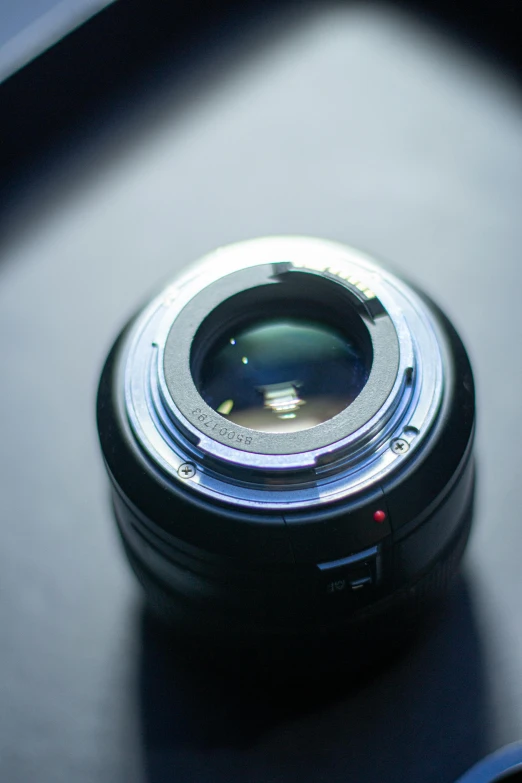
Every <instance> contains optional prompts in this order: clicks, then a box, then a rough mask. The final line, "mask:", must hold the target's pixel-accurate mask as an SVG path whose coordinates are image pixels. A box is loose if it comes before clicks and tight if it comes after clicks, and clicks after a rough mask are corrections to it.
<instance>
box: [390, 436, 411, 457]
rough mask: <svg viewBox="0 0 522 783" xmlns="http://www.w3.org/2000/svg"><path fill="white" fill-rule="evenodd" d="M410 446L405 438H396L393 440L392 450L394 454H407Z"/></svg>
mask: <svg viewBox="0 0 522 783" xmlns="http://www.w3.org/2000/svg"><path fill="white" fill-rule="evenodd" d="M409 448H410V444H409V443H408V441H407V440H404V438H395V439H394V440H392V442H391V450H392V451H393V453H394V454H406V452H407V451H408V449H409Z"/></svg>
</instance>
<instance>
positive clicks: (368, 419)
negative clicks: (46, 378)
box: [125, 237, 444, 510]
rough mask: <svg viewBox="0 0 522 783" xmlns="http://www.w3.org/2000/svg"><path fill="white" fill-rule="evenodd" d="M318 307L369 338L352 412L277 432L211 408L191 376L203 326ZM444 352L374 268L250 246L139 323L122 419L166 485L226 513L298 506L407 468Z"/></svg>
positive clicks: (428, 323)
mask: <svg viewBox="0 0 522 783" xmlns="http://www.w3.org/2000/svg"><path fill="white" fill-rule="evenodd" d="M314 296H315V297H316V298H317V301H318V302H322V304H323V305H325V306H327V307H328V306H330V308H331V310H332V312H333V313H334V315H335V317H336V318H339V319H343V318H349V317H350V318H354V317H357V318H359V319H360V321H361V324H362V327H361V328H363V329H365V330H366V331H367V334H368V336H369V339H370V341H371V349H372V353H373V358H372V364H371V370H370V374H369V377H368V380H367V382H366V385H365V386H364V387H363V389H362V391H361V392H360V394H359V395H358V396H357V397H356V399H355V400H354V401H353V402H352V404H351V405H349V406H348V407H347V408H346V409H345V410H344V411H342V412H341V413H339V414H338V415H336V416H334V417H333V418H331V419H330V420H328V421H325V422H324V423H322V424H319V425H317V426H315V427H312V428H310V429H308V430H302V431H299V432H293V433H284V434H283V433H277V434H271V433H265V432H259V431H256V430H251V429H248V428H246V427H242V426H239V425H237V424H233V423H231V422H230V421H229V420H227V419H226V418H225V417H224V416H221V415H220V414H219V413H217V412H216V411H214V410H212V408H210V407H209V406H208V405H207V403H206V402H205V401H204V400H203V398H202V397H201V395H200V394H199V392H198V389H197V387H196V384H195V383H194V379H193V377H192V371H191V351H192V347H193V345H194V340H195V339H196V336H197V335H198V333H199V332H200V330H201V326H202V324H203V323H204V322H205V319H208V318H209V317H211V316H212V314H213V313H215V314H216V316H215V318H216V319H218V316H219V314H220V313H221V312H223V313H227V312H228V311H227V308H228V310H230V311H231V312H232V311H233V312H236V311H237V312H240V311H241V308H242V307H243V308H244V307H252V306H254V305H255V306H260V307H261V306H265V304H268V305H269V304H270V300H271V299H273V298H278V299H279V300H280V301H283V302H284V301H285V298H286V297H291V298H293V299H296V298H297V299H299V298H300V297H301V298H302V299H303V301H305V300H306V301H309V300H310V297H314ZM340 325H342V324H340ZM443 351H444V338H443V336H442V335H441V334H440V332H439V327H438V326H437V324H436V322H435V321H434V319H433V317H432V316H431V314H430V311H429V309H428V307H427V306H426V305H425V303H424V301H423V300H422V299H421V298H420V297H419V296H418V295H417V294H416V293H415V292H414V291H413V290H412V289H411V288H410V287H408V286H406V285H405V284H404V283H403V282H402V281H401V280H399V279H398V278H397V277H396V276H395V275H393V274H392V273H390V272H389V271H387V270H385V269H383V268H382V267H381V266H380V265H379V264H378V263H376V262H375V261H374V260H373V259H371V258H370V257H368V256H366V255H364V254H362V253H360V252H358V251H356V250H353V249H351V248H349V247H346V246H344V245H339V244H336V243H333V242H327V241H324V240H318V239H312V238H306V237H269V238H263V239H258V240H250V241H248V242H241V243H237V244H235V245H230V246H228V247H224V248H221V249H219V250H217V251H215V252H213V253H211V254H209V255H208V256H206V257H204V258H203V259H202V260H201V261H200V262H198V263H197V264H196V265H194V266H193V267H192V268H190V269H189V271H188V272H186V273H185V274H184V275H182V276H180V277H179V278H178V279H177V280H176V281H175V282H174V283H173V284H172V285H170V286H169V287H168V288H166V289H165V290H164V291H163V292H162V294H160V296H158V297H157V298H156V299H155V300H154V301H153V302H152V303H151V305H150V306H149V307H148V308H147V309H146V310H145V312H144V313H142V314H141V315H140V316H139V317H138V319H137V321H136V322H135V324H134V326H133V332H132V337H131V339H130V341H129V348H128V351H127V356H126V360H125V405H126V413H127V416H128V420H129V422H130V425H131V428H132V431H133V433H134V437H135V438H136V440H137V442H138V443H139V444H140V446H141V448H142V450H143V452H144V453H145V454H146V455H147V456H148V457H149V459H150V460H151V461H152V462H153V463H154V464H155V465H156V466H157V467H159V468H160V469H161V471H162V472H163V473H164V474H166V475H167V477H169V479H170V480H172V481H174V482H180V481H181V482H184V483H185V484H186V485H188V484H190V490H191V491H193V492H195V493H199V494H201V495H204V496H206V497H208V498H213V499H214V500H217V501H219V502H220V503H225V504H229V505H233V506H242V507H248V508H255V507H257V508H263V509H267V510H269V509H279V510H288V509H292V508H296V509H297V508H305V507H309V506H313V505H316V504H317V503H318V502H321V503H324V502H330V501H334V500H340V499H342V498H343V497H348V496H350V495H353V494H355V493H358V492H360V491H362V490H364V489H367V488H369V487H371V486H372V485H376V484H378V483H379V482H380V481H382V480H383V478H384V477H386V476H388V475H389V474H390V473H391V472H392V471H397V470H400V469H401V468H402V465H403V464H404V463H405V462H406V461H409V460H410V459H411V457H412V455H413V454H414V453H415V451H416V450H417V449H418V448H419V446H420V444H421V443H422V441H423V440H424V439H425V437H426V435H427V434H428V432H429V430H430V428H431V426H432V425H433V423H434V421H435V419H436V417H437V413H438V411H439V408H440V405H441V401H442V395H443V382H444V374H443V367H444V360H443ZM184 468H185V473H183V469H184Z"/></svg>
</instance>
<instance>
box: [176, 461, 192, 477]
mask: <svg viewBox="0 0 522 783" xmlns="http://www.w3.org/2000/svg"><path fill="white" fill-rule="evenodd" d="M195 475H196V466H195V465H194V464H193V463H192V462H184V463H183V464H182V465H180V466H179V468H178V476H179V477H180V478H182V479H190V478H193V477H194V476H195Z"/></svg>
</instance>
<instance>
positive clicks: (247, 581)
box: [97, 237, 475, 646]
mask: <svg viewBox="0 0 522 783" xmlns="http://www.w3.org/2000/svg"><path fill="white" fill-rule="evenodd" d="M97 420H98V431H99V437H100V444H101V448H102V452H103V456H104V459H105V463H106V467H107V471H108V475H109V478H110V482H111V486H112V499H113V505H114V512H115V519H116V523H117V526H118V529H119V532H120V534H121V538H122V541H123V545H124V548H125V552H126V554H127V556H128V559H129V562H130V564H131V566H132V568H133V569H134V571H135V572H136V574H137V576H138V578H139V580H140V581H141V583H142V585H143V587H144V588H145V592H146V595H147V597H148V600H149V603H150V605H151V607H153V609H154V610H155V611H156V612H157V613H159V614H160V615H161V616H162V617H163V618H164V619H165V620H166V621H168V622H169V623H172V624H174V625H175V626H176V627H177V628H178V629H181V630H183V632H184V633H185V634H186V635H188V636H190V635H193V634H196V635H198V636H201V635H207V636H208V635H210V636H212V637H213V638H214V639H217V638H218V637H219V638H222V639H226V640H230V639H235V640H239V639H250V640H251V639H269V640H275V639H277V640H287V639H295V638H298V639H302V638H303V637H306V638H307V639H311V638H312V637H313V638H315V639H318V638H322V637H324V636H325V635H327V636H330V635H331V634H337V633H342V634H348V635H353V636H354V638H355V639H356V640H358V642H360V640H361V639H362V636H365V638H367V636H368V634H367V631H364V633H363V631H362V630H361V628H362V626H363V625H364V626H365V627H366V628H369V627H370V626H372V628H375V629H377V630H378V631H379V632H380V631H381V630H382V631H383V632H384V629H385V628H387V629H392V630H393V629H394V628H396V627H397V618H398V617H399V616H401V617H408V618H409V617H413V616H418V615H419V614H420V610H421V609H423V608H424V607H425V606H426V604H427V603H429V601H430V600H431V599H432V598H433V597H435V596H436V595H437V594H439V593H440V592H441V591H442V590H443V589H444V588H445V587H446V586H447V585H448V584H449V583H450V580H451V577H452V575H453V574H454V573H455V572H456V569H457V567H458V564H459V562H460V559H461V557H462V553H463V551H464V548H465V546H466V542H467V539H468V535H469V532H470V526H471V520H472V507H473V495H474V461H473V453H472V447H473V433H474V422H475V403H474V386H473V376H472V372H471V367H470V363H469V360H468V357H467V354H466V351H465V349H464V346H463V344H462V341H461V340H460V338H459V336H458V334H457V333H456V331H455V329H454V327H453V326H452V324H451V323H450V321H449V320H448V319H447V317H446V316H445V315H444V314H443V313H442V311H441V310H440V309H439V308H438V307H437V306H436V305H435V304H434V303H433V302H432V301H431V300H430V299H429V298H428V297H427V296H426V295H425V294H423V293H421V292H420V291H418V290H417V289H415V288H414V287H413V286H411V285H409V284H408V283H407V282H406V281H404V280H402V279H401V278H400V277H399V276H397V275H395V274H393V273H392V272H391V271H389V270H388V269H387V268H386V267H385V266H383V265H381V264H380V263H378V262H377V261H375V260H374V259H373V258H370V257H369V256H367V255H364V254H363V253H360V252H358V251H357V250H354V249H353V248H350V247H346V246H344V245H340V244H337V243H333V242H327V241H325V240H320V239H313V238H306V237H267V238H261V239H256V240H251V241H248V242H241V243H238V244H235V245H230V246H228V247H223V248H220V249H219V250H217V251H215V252H213V253H210V254H209V255H208V256H206V257H204V258H203V259H201V260H200V261H199V262H197V263H196V264H195V265H194V266H192V267H190V268H188V269H187V270H186V271H185V272H184V273H182V274H181V275H179V276H178V277H177V278H176V279H174V280H173V281H172V283H171V284H170V285H168V286H167V287H166V288H165V289H164V290H162V291H161V292H159V294H158V295H157V296H156V297H155V298H154V299H153V300H152V301H151V302H150V303H149V304H148V305H147V306H146V307H145V308H144V309H143V310H142V311H140V312H139V313H137V315H136V316H135V317H134V318H133V319H131V321H130V322H129V323H128V324H127V325H126V327H125V328H124V329H123V331H122V333H121V334H120V336H119V337H118V339H117V340H116V342H115V344H114V346H113V348H112V350H111V352H110V354H109V356H108V358H107V361H106V364H105V367H104V370H103V372H102V376H101V380H100V385H99V391H98V400H97ZM305 646H306V645H305Z"/></svg>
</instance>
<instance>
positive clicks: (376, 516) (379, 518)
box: [373, 509, 386, 523]
mask: <svg viewBox="0 0 522 783" xmlns="http://www.w3.org/2000/svg"><path fill="white" fill-rule="evenodd" d="M373 518H374V519H375V521H376V522H379V523H381V522H384V520H385V519H386V513H385V512H384V511H382V510H381V509H379V510H378V511H376V512H375V513H374V515H373Z"/></svg>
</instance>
